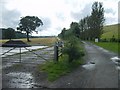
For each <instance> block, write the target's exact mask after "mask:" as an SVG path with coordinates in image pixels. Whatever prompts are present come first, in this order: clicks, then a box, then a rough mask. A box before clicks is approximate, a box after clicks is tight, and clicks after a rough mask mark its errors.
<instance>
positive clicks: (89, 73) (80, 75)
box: [49, 42, 120, 88]
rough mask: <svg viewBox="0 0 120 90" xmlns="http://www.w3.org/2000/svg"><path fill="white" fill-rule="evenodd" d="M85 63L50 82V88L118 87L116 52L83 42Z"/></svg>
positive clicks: (118, 70)
mask: <svg viewBox="0 0 120 90" xmlns="http://www.w3.org/2000/svg"><path fill="white" fill-rule="evenodd" d="M84 46H85V51H86V55H85V57H84V59H85V61H86V64H85V65H82V66H80V67H79V68H78V69H77V70H75V71H73V72H72V73H70V74H69V75H66V76H63V77H62V78H60V79H59V80H57V81H55V82H54V83H52V84H51V85H50V86H49V87H50V88H118V86H120V85H118V84H120V81H119V80H120V79H119V77H120V74H119V72H120V67H119V66H118V64H116V63H115V62H114V61H115V59H116V60H117V59H119V58H117V54H115V53H113V52H110V51H107V50H105V49H103V48H101V47H98V46H96V45H93V44H91V43H89V42H84Z"/></svg>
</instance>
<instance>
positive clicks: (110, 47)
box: [94, 42, 120, 53]
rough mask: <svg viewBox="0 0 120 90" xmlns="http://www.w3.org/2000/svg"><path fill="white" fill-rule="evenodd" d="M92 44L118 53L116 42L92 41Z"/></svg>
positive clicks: (119, 51)
mask: <svg viewBox="0 0 120 90" xmlns="http://www.w3.org/2000/svg"><path fill="white" fill-rule="evenodd" d="M94 44H96V45H98V46H100V47H103V48H105V49H107V50H110V51H113V52H115V53H120V50H119V49H120V48H119V45H118V43H116V42H98V43H97V42H96V43H95V42H94Z"/></svg>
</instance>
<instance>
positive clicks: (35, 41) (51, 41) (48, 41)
mask: <svg viewBox="0 0 120 90" xmlns="http://www.w3.org/2000/svg"><path fill="white" fill-rule="evenodd" d="M13 40H22V41H23V42H25V43H27V44H29V45H48V46H49V45H52V44H54V43H55V42H56V41H57V39H56V37H51V38H30V40H31V42H27V40H26V38H23V39H13ZM6 41H8V40H0V44H2V43H5V42H6Z"/></svg>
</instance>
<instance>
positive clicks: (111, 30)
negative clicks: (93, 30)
mask: <svg viewBox="0 0 120 90" xmlns="http://www.w3.org/2000/svg"><path fill="white" fill-rule="evenodd" d="M118 27H120V24H115V25H108V26H104V27H103V34H102V36H101V38H102V39H105V38H106V39H108V40H109V39H110V38H112V37H113V35H114V37H115V38H116V39H118V32H119V31H118Z"/></svg>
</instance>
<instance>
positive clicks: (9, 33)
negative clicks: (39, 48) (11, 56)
mask: <svg viewBox="0 0 120 90" xmlns="http://www.w3.org/2000/svg"><path fill="white" fill-rule="evenodd" d="M3 35H4V38H5V39H10V40H11V39H12V38H16V35H15V30H14V29H13V28H7V29H5V30H4V34H3Z"/></svg>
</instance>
